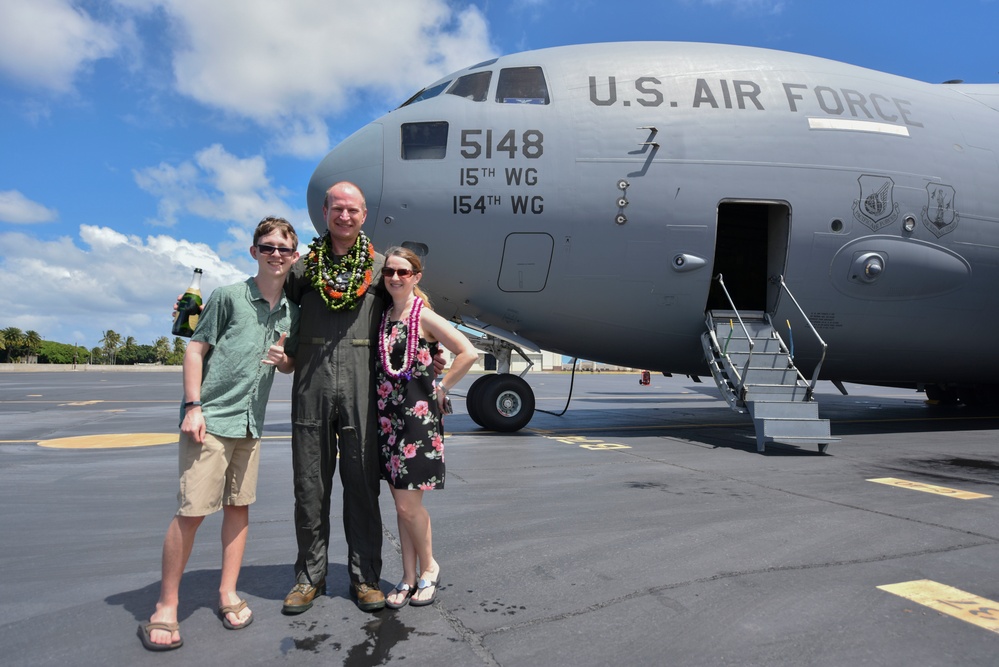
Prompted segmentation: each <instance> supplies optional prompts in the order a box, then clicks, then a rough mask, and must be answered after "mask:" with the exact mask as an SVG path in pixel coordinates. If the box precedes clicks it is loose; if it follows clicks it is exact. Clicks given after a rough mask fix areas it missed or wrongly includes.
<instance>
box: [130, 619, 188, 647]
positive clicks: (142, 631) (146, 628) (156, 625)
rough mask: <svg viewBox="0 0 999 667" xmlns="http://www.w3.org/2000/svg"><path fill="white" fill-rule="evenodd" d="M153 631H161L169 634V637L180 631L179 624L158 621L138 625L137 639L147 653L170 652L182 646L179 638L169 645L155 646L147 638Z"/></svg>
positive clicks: (182, 640)
mask: <svg viewBox="0 0 999 667" xmlns="http://www.w3.org/2000/svg"><path fill="white" fill-rule="evenodd" d="M153 630H163V631H164V632H169V633H170V634H171V635H173V633H175V632H177V631H178V630H180V623H161V622H159V621H150V622H149V623H146V624H145V625H139V639H141V640H142V645H143V646H145V647H146V650H149V651H172V650H173V649H175V648H180V647H181V646H183V645H184V638H183V637H180V638H179V639H177V641H175V642H171V643H169V644H157V643H155V642H154V641H153V640H152V639H150V638H149V634H150V633H151V632H152V631H153Z"/></svg>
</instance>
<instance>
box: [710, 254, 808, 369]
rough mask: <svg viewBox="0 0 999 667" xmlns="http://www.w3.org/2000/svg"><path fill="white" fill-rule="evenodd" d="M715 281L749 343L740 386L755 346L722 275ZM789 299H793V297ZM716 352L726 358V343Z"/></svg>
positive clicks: (716, 277)
mask: <svg viewBox="0 0 999 667" xmlns="http://www.w3.org/2000/svg"><path fill="white" fill-rule="evenodd" d="M715 280H717V281H718V284H719V285H721V288H722V291H723V292H724V293H725V298H726V299H728V303H729V305H730V306H732V312H734V313H735V317H736V319H738V320H739V326H740V327H742V332H743V333H744V334H746V341H747V342H748V343H749V356H747V357H746V365H745V366H743V367H742V375H741V377H740V378H739V384H740V385H741V384H742V378H744V377H746V375H747V373H749V364H750V362H751V361H752V360H753V348H754V347H756V345H755V344H754V343H753V337H752V336H750V335H749V329H747V328H746V325H745V323H743V321H742V315H740V314H739V309H738V308H736V307H735V302H734V301H732V296H731V295H730V294H729V293H728V288H726V287H725V280H724V278H722V274H720V273H719V274H718V275H717V276H715ZM791 298H792V299H793V298H794V297H791ZM730 335H731V334H730ZM718 351H719V352H721V353H722V356H724V357H728V343H726V344H725V349H724V350H723V349H722V348H721V347H719V348H718Z"/></svg>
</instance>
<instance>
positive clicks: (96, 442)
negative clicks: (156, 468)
mask: <svg viewBox="0 0 999 667" xmlns="http://www.w3.org/2000/svg"><path fill="white" fill-rule="evenodd" d="M176 442H177V434H176V433H103V434H99V435H77V436H72V437H68V438H55V439H53V440H39V441H38V446H39V447H48V448H49V449H115V448H118V447H149V446H152V445H168V444H171V443H176Z"/></svg>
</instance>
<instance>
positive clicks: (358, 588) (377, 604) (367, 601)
mask: <svg viewBox="0 0 999 667" xmlns="http://www.w3.org/2000/svg"><path fill="white" fill-rule="evenodd" d="M350 592H351V593H353V594H354V598H355V599H356V600H357V608H358V609H360V610H361V611H378V610H379V609H383V608H384V607H385V594H384V593H382V591H381V589H380V588H378V585H377V584H365V583H361V584H351V585H350Z"/></svg>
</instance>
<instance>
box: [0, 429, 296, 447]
mask: <svg viewBox="0 0 999 667" xmlns="http://www.w3.org/2000/svg"><path fill="white" fill-rule="evenodd" d="M177 439H178V435H177V433H102V434H98V435H77V436H70V437H67V438H54V439H52V440H0V443H5V444H14V443H18V444H20V443H27V442H34V443H36V444H37V445H38V446H39V447H46V448H48V449H116V448H124V447H153V446H155V445H175V444H177ZM260 439H261V440H290V439H291V434H290V433H289V434H288V435H265V436H263V437H262V438H260Z"/></svg>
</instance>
